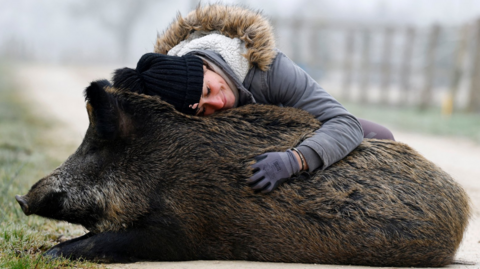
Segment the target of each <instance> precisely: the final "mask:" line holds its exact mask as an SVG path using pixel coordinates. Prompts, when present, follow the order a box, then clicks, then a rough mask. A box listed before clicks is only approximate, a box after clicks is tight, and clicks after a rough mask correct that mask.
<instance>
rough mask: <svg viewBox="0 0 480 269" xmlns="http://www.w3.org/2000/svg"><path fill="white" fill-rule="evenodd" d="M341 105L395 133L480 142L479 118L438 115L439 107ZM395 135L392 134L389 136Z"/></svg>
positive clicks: (468, 115) (476, 115) (477, 116)
mask: <svg viewBox="0 0 480 269" xmlns="http://www.w3.org/2000/svg"><path fill="white" fill-rule="evenodd" d="M342 104H343V105H344V106H345V107H346V108H347V109H348V110H349V111H350V112H351V113H352V114H353V115H355V116H356V117H359V118H363V119H366V120H371V121H374V122H377V123H380V124H382V125H385V126H386V127H388V128H392V129H395V130H399V131H407V132H415V133H423V134H428V135H438V136H451V137H462V138H467V139H470V140H472V141H475V142H476V143H480V115H478V114H466V113H460V112H458V113H453V114H452V115H451V116H445V115H442V113H441V111H440V109H439V108H429V109H427V110H424V111H420V110H419V109H417V108H414V107H386V106H379V105H359V104H353V103H349V102H342ZM393 135H395V133H394V134H393Z"/></svg>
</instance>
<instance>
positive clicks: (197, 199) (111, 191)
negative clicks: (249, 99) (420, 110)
mask: <svg viewBox="0 0 480 269" xmlns="http://www.w3.org/2000/svg"><path fill="white" fill-rule="evenodd" d="M104 86H105V84H103V83H95V82H94V83H92V84H91V86H90V87H89V88H87V90H86V98H87V101H88V104H87V110H88V113H89V117H90V126H89V128H88V131H87V133H86V135H85V139H84V141H83V143H82V144H81V145H80V147H79V148H78V150H77V151H76V152H75V153H74V154H73V155H72V156H71V157H69V158H68V159H67V160H66V162H65V163H64V164H63V165H62V166H60V167H59V168H57V169H56V170H55V171H54V172H52V174H50V175H48V176H47V177H45V178H43V179H41V180H40V181H39V182H38V183H36V184H35V185H34V186H33V187H32V188H31V190H30V191H29V193H28V194H27V195H25V196H17V200H18V202H19V203H20V205H21V206H22V209H23V210H24V212H25V213H26V214H37V215H40V216H44V217H48V218H54V219H59V220H65V221H68V222H72V223H77V224H81V225H83V226H85V227H86V228H87V229H88V230H90V233H88V234H87V235H85V236H83V237H80V238H77V239H73V240H70V241H67V242H64V243H61V244H59V245H57V246H55V247H53V248H52V249H50V250H49V251H48V252H47V255H50V256H53V257H56V256H65V257H70V258H73V259H75V258H85V259H88V260H94V261H101V262H131V261H137V260H162V261H177V260H196V259H201V260H212V259H214V260H251V261H270V262H291V263H326V264H356V265H370V266H432V267H436V266H445V265H448V264H450V263H451V262H452V261H453V258H454V255H455V252H456V250H457V248H458V246H459V244H460V242H461V241H462V237H463V233H464V231H465V228H466V225H467V222H468V217H469V204H468V197H467V195H466V194H465V192H464V190H463V189H462V188H461V187H460V186H459V185H458V184H457V183H455V182H454V180H453V179H452V178H451V177H450V176H449V175H448V174H447V173H445V172H444V171H442V170H441V169H440V168H438V167H436V166H435V165H434V164H433V163H431V162H429V161H428V160H426V159H425V158H423V157H422V156H421V155H419V154H418V153H417V152H416V151H414V150H413V149H411V148H410V147H409V146H407V145H405V144H402V143H399V142H392V141H381V140H365V141H364V142H363V143H362V144H361V145H360V146H358V148H357V149H355V150H354V151H353V152H352V153H350V154H349V155H348V156H347V157H346V158H344V159H343V160H341V161H339V162H337V163H335V164H334V165H332V166H331V167H329V168H328V169H326V170H324V171H315V172H314V173H312V174H308V173H303V174H302V175H300V176H297V177H294V178H292V179H291V180H289V181H288V182H286V184H283V185H282V186H280V187H279V188H278V189H276V190H275V191H273V192H272V193H270V194H267V195H264V194H261V193H255V192H254V191H253V190H252V189H251V188H250V187H249V186H247V184H246V180H247V178H249V177H250V176H251V175H252V170H251V169H250V168H249V166H250V165H251V164H252V162H253V161H252V159H253V157H254V156H256V155H259V154H262V153H264V152H269V151H284V150H286V149H288V148H291V147H293V146H295V145H297V144H298V143H299V142H300V141H302V140H303V139H305V138H306V137H308V136H310V135H311V134H312V132H313V131H314V130H316V129H318V128H319V126H320V123H319V122H318V121H316V120H315V119H314V118H313V117H312V116H311V115H309V114H308V113H307V112H304V111H301V110H297V109H293V108H280V107H276V106H268V105H249V106H244V107H240V108H235V109H231V110H228V111H225V112H221V113H217V114H214V115H212V116H209V117H196V116H188V115H184V114H181V113H179V112H177V111H175V109H174V108H173V107H172V106H171V105H169V104H167V103H165V102H163V101H161V100H160V99H159V98H157V97H150V96H145V95H140V94H136V93H129V92H123V91H119V90H116V89H114V88H110V87H108V86H107V87H104Z"/></svg>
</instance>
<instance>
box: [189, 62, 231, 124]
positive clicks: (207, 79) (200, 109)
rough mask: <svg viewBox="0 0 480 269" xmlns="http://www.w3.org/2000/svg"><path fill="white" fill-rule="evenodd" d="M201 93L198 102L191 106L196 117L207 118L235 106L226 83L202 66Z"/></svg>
mask: <svg viewBox="0 0 480 269" xmlns="http://www.w3.org/2000/svg"><path fill="white" fill-rule="evenodd" d="M203 72H204V76H203V92H202V96H201V97H200V102H199V103H198V104H194V105H193V106H192V108H193V109H197V114H196V115H198V116H208V115H211V114H213V113H214V112H215V111H217V110H225V109H229V108H232V107H233V106H234V105H235V95H234V94H233V91H232V89H231V88H230V86H228V84H227V82H226V81H225V80H224V79H223V78H222V77H221V76H220V75H219V74H217V73H215V72H213V71H212V70H210V69H207V67H206V66H203Z"/></svg>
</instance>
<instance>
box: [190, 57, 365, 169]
mask: <svg viewBox="0 0 480 269" xmlns="http://www.w3.org/2000/svg"><path fill="white" fill-rule="evenodd" d="M191 54H193V55H198V56H201V57H205V58H207V59H208V60H210V61H212V62H213V63H215V64H216V65H217V66H219V67H220V68H222V70H223V71H224V72H225V74H226V75H228V76H229V78H230V80H231V81H232V82H233V83H235V85H236V86H237V88H238V90H239V103H238V104H239V106H241V105H246V104H253V103H258V104H273V105H278V106H290V107H295V108H300V109H303V110H306V111H308V112H310V113H311V114H312V115H314V116H315V117H316V118H317V119H318V120H319V121H321V122H322V123H323V125H322V127H321V128H320V129H319V130H317V131H316V134H315V135H314V136H313V137H311V138H308V139H306V140H305V141H303V142H302V143H301V144H300V145H298V146H297V149H298V150H299V151H300V152H301V153H302V154H303V156H304V157H305V160H306V161H307V164H308V167H309V170H310V171H313V170H315V169H317V168H320V169H325V168H327V167H328V166H330V165H331V164H333V163H335V162H337V161H338V160H340V159H342V158H343V157H345V156H346V155H347V154H348V153H350V152H351V151H352V150H353V149H355V148H356V147H357V146H358V145H359V144H360V143H361V142H362V140H363V130H362V127H361V125H360V123H359V122H358V120H357V119H356V118H355V117H354V116H353V115H351V114H350V113H349V112H348V111H347V110H346V109H345V108H344V107H343V106H342V105H341V104H340V103H339V102H337V100H335V99H334V98H333V97H332V96H331V95H330V94H328V93H327V92H326V91H325V90H324V89H322V88H321V87H320V85H318V83H317V82H316V81H315V80H313V79H312V78H311V77H310V76H309V75H308V74H307V73H306V72H305V71H303V69H301V68H300V67H298V66H297V65H296V64H295V63H293V62H292V61H291V60H290V59H289V58H288V57H287V56H285V54H283V53H282V52H280V51H278V50H277V55H276V57H275V58H274V60H273V63H272V64H271V66H270V67H269V69H268V70H267V71H262V70H260V69H259V68H256V67H252V68H251V69H250V70H249V72H248V73H247V76H246V78H245V80H244V81H243V82H240V81H239V80H238V78H237V76H235V74H234V72H233V71H232V69H231V68H230V67H229V66H228V65H227V64H226V63H225V61H224V60H223V59H222V58H221V57H220V56H219V55H218V54H216V53H215V52H212V51H208V50H200V51H194V52H191Z"/></svg>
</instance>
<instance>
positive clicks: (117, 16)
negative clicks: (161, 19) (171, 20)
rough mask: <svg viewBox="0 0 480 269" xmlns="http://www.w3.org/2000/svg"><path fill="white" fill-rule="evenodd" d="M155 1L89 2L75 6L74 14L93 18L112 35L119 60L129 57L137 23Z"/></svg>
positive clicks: (105, 0)
mask: <svg viewBox="0 0 480 269" xmlns="http://www.w3.org/2000/svg"><path fill="white" fill-rule="evenodd" d="M154 2H158V1H154V0H123V1H115V0H103V1H96V0H88V1H82V2H80V3H79V4H78V5H75V6H73V8H72V14H74V15H75V16H80V17H87V18H93V19H96V20H98V21H99V23H100V24H101V25H102V26H103V27H105V28H106V29H107V30H108V31H110V32H111V33H112V35H113V36H114V37H115V39H116V41H117V43H118V48H119V60H121V61H122V62H125V61H126V60H127V59H128V57H129V52H130V44H131V40H132V37H133V33H134V29H135V25H136V23H137V22H138V21H139V20H140V19H141V18H142V15H143V13H144V12H145V10H147V8H148V7H149V6H150V5H151V4H152V3H154Z"/></svg>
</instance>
